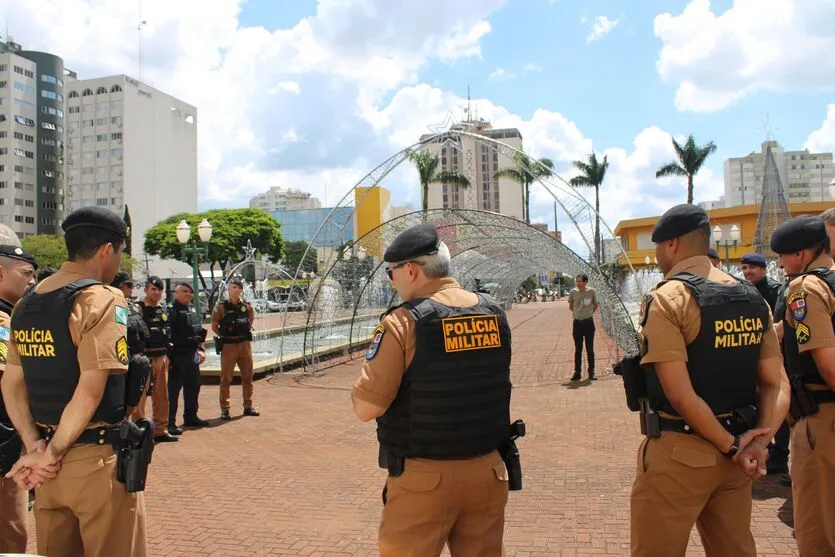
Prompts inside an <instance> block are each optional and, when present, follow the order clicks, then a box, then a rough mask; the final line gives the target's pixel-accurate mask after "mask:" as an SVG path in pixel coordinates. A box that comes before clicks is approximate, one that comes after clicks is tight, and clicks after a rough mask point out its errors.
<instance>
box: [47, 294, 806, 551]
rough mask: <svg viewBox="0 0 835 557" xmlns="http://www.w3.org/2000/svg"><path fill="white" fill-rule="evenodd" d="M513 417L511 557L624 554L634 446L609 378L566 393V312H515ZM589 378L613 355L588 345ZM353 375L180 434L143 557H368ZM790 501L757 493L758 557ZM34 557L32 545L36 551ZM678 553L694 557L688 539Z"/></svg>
mask: <svg viewBox="0 0 835 557" xmlns="http://www.w3.org/2000/svg"><path fill="white" fill-rule="evenodd" d="M509 317H510V321H511V324H512V326H513V327H514V329H513V349H514V355H513V381H514V385H515V390H514V394H513V414H514V417H515V418H523V419H524V420H525V422H526V423H527V425H528V434H527V436H526V437H525V438H524V439H522V440H520V441H519V448H520V451H521V453H522V458H523V463H522V464H523V472H524V490H523V491H521V492H513V493H511V494H510V502H509V504H508V508H507V526H506V545H507V554H508V556H510V557H534V556H587V555H627V554H628V547H629V492H630V488H631V484H632V480H633V478H634V467H635V455H636V449H637V447H638V444H639V442H640V433H639V429H638V423H637V419H636V416H635V415H634V414H631V413H629V412H628V411H627V410H626V407H625V402H624V395H623V390H622V386H621V382H620V380H619V379H618V378H616V377H614V376H611V375H604V376H603V377H602V378H601V379H600V380H599V381H597V382H595V383H592V384H590V383H589V382H587V381H586V382H581V383H579V384H576V385H572V384H570V383H568V382H567V381H566V379H567V378H568V377H569V376H570V375H571V373H572V371H573V369H572V367H573V366H572V362H573V344H572V340H571V332H570V323H569V321H568V315H567V308H566V305H565V303H564V302H557V303H546V304H543V303H538V304H536V303H535V304H527V305H523V306H517V307H516V308H514V309H513V310H511V311H510V312H509ZM598 335H599V336H598V343H597V344H598V350H597V352H598V358H599V362H598V369H599V371H603V370H604V368H607V367H609V366H608V364H609V360H610V358H612V357H613V354H612V353H611V348H610V347H609V346H608V345H607V343H606V342H605V340H604V339H601V338H600V333H598ZM357 369H358V368H357V365H356V364H354V365H342V366H339V367H336V368H332V369H330V370H329V371H328V372H327V373H326V374H324V375H322V376H319V377H311V376H306V377H301V376H298V375H296V376H290V375H285V376H281V377H273V378H271V379H269V380H262V381H259V382H257V383H256V388H255V403H256V406H258V407H259V408H260V409H261V411H262V416H261V417H259V418H240V417H239V416H240V412H241V402H240V396H241V394H240V387H233V390H232V400H233V416H236V417H235V419H233V420H232V421H230V422H226V423H221V422H219V421H217V420H214V419H213V420H212V422H213V427H211V428H208V429H205V430H201V431H187V432H186V433H185V435H184V436H183V437H182V439H181V441H180V442H179V443H176V444H174V443H172V444H165V445H161V446H159V447H158V449H157V451H156V452H155V454H154V460H153V463H152V471H151V476H150V479H149V482H148V485H149V488H148V491H147V492H146V496H147V498H146V500H147V509H148V535H149V543H150V555H152V556H178V557H181V556H192V555H194V556H197V555H200V556H224V557H233V556H241V557H243V556H247V557H249V556H265V555H297V556H322V557H324V556H343V557H344V556H365V555H376V554H377V553H376V535H377V525H378V522H379V518H380V512H381V500H380V491H381V488H382V486H383V483H384V481H385V473H384V472H383V471H382V470H380V469H378V468H377V448H376V442H375V435H374V427H373V425H372V424H364V423H360V422H359V421H357V420H356V419H355V418H354V416H353V413H352V411H351V403H350V396H349V389H350V384H351V383H352V381H353V380H354V378H355V376H356V374H357ZM200 401H201V408H202V409H201V411H200V413H201V415H202V416H203V417H205V418H216V417H217V414H218V403H217V387H215V386H204V387H203V390H202V392H201V397H200ZM788 498H790V490H789V489H788V488H784V487H781V486H779V485H778V484H776V483H775V481H774V480H773V479H770V478H767V479H764V480H761V481H759V482H758V483H757V485H756V486H755V501H754V517H753V528H754V535H755V538H756V539H757V546H758V549H759V553H760V555H767V556H776V555H780V556H793V555H797V549H796V546H795V544H794V540H793V538H792V530H791V527H790V526H787V525H786V522H789V523H790V520H791V504H790V501H788V500H787V499H788ZM31 549H32V550H34V544H32V547H31ZM688 555H704V552H703V551H702V550H701V547H700V546H699V542H698V537H697V536H694V537H693V538H692V539H691V546H690V551H689V553H688Z"/></svg>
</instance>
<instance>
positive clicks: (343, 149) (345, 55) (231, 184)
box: [0, 0, 835, 240]
mask: <svg viewBox="0 0 835 557" xmlns="http://www.w3.org/2000/svg"><path fill="white" fill-rule="evenodd" d="M801 6H802V9H800V8H801ZM0 8H2V10H0V13H4V14H5V15H6V17H7V19H8V20H9V21H10V24H11V28H12V29H13V30H14V31H15V33H14V36H15V39H16V40H17V41H18V42H21V43H22V44H24V45H25V46H26V47H27V48H30V49H37V50H47V51H50V52H55V53H58V54H60V55H61V56H62V57H63V58H64V60H65V63H66V65H67V66H68V67H72V68H73V69H76V70H77V71H79V73H80V74H81V75H82V77H87V76H90V77H92V76H97V75H106V74H112V73H128V74H131V75H135V74H136V55H137V52H136V49H137V42H138V41H137V32H136V24H137V21H138V18H139V13H138V2H108V3H104V4H102V3H100V2H96V1H94V0H78V1H77V2H72V3H69V2H62V1H60V0H21V1H18V0H0ZM142 19H145V20H146V21H147V24H146V26H145V27H144V31H143V32H144V36H145V44H146V55H145V71H144V74H145V80H146V81H147V82H149V83H150V84H151V85H153V86H155V87H157V88H159V89H162V90H164V91H166V92H169V93H171V94H173V95H175V96H177V97H179V98H181V99H183V100H185V101H187V102H190V103H192V104H194V105H196V106H197V107H198V113H199V117H198V130H199V134H200V149H199V181H200V184H199V185H200V206H201V208H213V207H239V206H245V205H246V203H247V200H248V199H249V197H251V196H252V195H254V194H256V193H259V192H261V191H264V190H266V189H267V188H268V187H270V186H272V185H278V186H284V187H297V188H301V189H305V190H309V191H311V192H313V193H314V194H316V195H318V196H319V197H321V198H326V199H327V201H328V202H329V203H331V204H333V203H335V202H336V201H337V200H338V199H339V198H340V197H341V196H342V195H343V194H344V193H345V192H347V191H349V190H350V188H351V187H352V186H353V185H354V183H356V182H357V180H359V179H360V178H361V177H362V176H363V175H364V174H365V173H366V172H368V171H369V170H370V169H371V168H373V167H374V166H375V165H376V164H378V163H379V162H381V161H382V160H384V159H386V158H387V157H388V156H390V155H392V154H393V153H395V152H397V151H398V150H400V149H402V148H404V147H406V146H408V145H410V144H412V143H414V142H415V141H417V139H418V137H419V136H420V135H421V134H422V133H426V132H427V131H428V127H429V126H430V125H432V124H436V123H438V122H441V121H443V120H444V117H445V115H446V114H447V113H448V112H449V111H452V112H453V113H455V114H457V115H459V116H461V115H462V112H461V108H462V105H463V104H464V102H465V99H466V95H467V87H468V86H469V87H470V91H471V94H472V98H473V103H474V105H475V106H476V108H477V110H478V112H479V115H480V116H482V117H485V118H487V119H490V120H491V121H492V122H493V123H494V125H497V126H515V127H518V128H519V129H520V130H521V131H522V134H523V136H524V141H525V143H524V147H525V150H526V151H528V152H529V153H530V154H532V155H534V156H547V157H549V158H552V159H553V160H554V161H555V162H556V163H557V164H556V168H557V171H558V172H559V174H560V175H561V176H563V177H565V178H570V177H571V176H572V174H573V172H574V171H573V169H572V165H571V161H573V160H576V159H579V158H584V157H585V156H586V155H587V154H588V153H589V152H591V150H592V149H594V150H595V151H596V152H597V153H599V154H601V155H602V154H605V155H607V156H608V158H609V162H610V168H609V174H608V178H607V181H606V183H605V184H604V187H603V188H604V189H603V191H604V193H605V203H604V204H603V206H602V207H601V213H602V215H603V217H604V219H605V220H606V222H608V223H609V225H610V226H611V227H612V228H614V226H615V224H616V223H617V222H618V221H619V220H620V219H623V218H628V217H637V216H645V215H652V214H658V213H659V212H660V211H662V210H664V209H665V208H666V207H669V206H670V205H672V204H674V203H678V202H683V201H684V199H685V188H684V186H683V182H682V181H679V180H670V179H668V180H665V181H660V182H659V181H657V180H656V179H655V177H654V173H655V170H656V169H657V168H658V167H659V166H660V165H662V164H664V163H666V162H668V161H669V160H670V159H671V158H672V148H671V145H670V136H671V135H672V136H675V137H677V138H682V139H683V138H685V137H686V135H687V134H690V133H692V134H694V135H695V137H696V140H697V142H699V143H704V142H707V141H710V140H712V141H714V142H715V143H716V144H717V146H718V151H717V153H716V154H715V155H713V156H712V157H711V158H710V159H709V160H708V163H707V165H706V167H705V169H704V170H703V171H702V173H701V174H700V175H699V176H698V178H697V180H696V200H697V201H701V200H708V199H715V198H716V197H718V195H720V194H721V193H722V163H723V161H724V159H726V158H728V157H732V156H741V155H745V154H747V153H749V152H751V151H754V150H758V149H759V146H760V143H761V142H762V141H763V139H764V138H765V130H764V122H765V120H766V117H767V115H768V119H769V121H770V123H771V124H770V125H771V131H772V133H773V135H774V137H775V138H776V139H777V140H779V141H780V142H781V143H782V144H783V145H784V147H786V148H787V149H799V148H802V147H804V146H807V147H809V148H810V149H812V150H825V151H832V150H833V149H835V103H833V89H835V57H833V56H830V54H831V53H832V52H835V3H833V2H832V1H831V0H716V1H713V2H711V1H709V0H586V1H583V2H580V1H578V0H457V1H456V2H449V0H422V1H421V2H414V1H409V2H407V1H405V0H315V1H314V0H271V1H270V0H246V1H244V0H202V1H201V0H182V1H181V2H176V3H172V2H170V1H165V0H142ZM595 28H597V29H598V31H599V32H598V33H597V34H596V35H594V30H595ZM415 178H416V177H415V175H414V172H413V171H412V170H411V169H408V168H402V169H399V170H398V171H397V172H395V173H393V174H392V175H391V176H389V177H388V178H387V180H386V183H385V184H384V185H386V186H387V187H389V188H390V189H391V190H392V192H393V198H394V199H395V200H396V201H397V202H399V203H411V204H412V205H413V206H415V207H417V206H418V203H419V196H418V185H417V181H416V179H415ZM326 190H327V196H326V195H325V192H326ZM532 200H533V204H534V207H533V209H532V215H533V217H534V219H535V220H537V219H542V220H545V219H548V220H549V221H550V217H549V216H548V215H549V214H550V212H551V208H552V202H551V201H550V200H549V199H548V198H547V196H546V195H543V194H542V192H534V193H533V196H532ZM574 239H575V240H576V238H574Z"/></svg>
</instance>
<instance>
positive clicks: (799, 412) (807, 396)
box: [789, 376, 820, 420]
mask: <svg viewBox="0 0 835 557" xmlns="http://www.w3.org/2000/svg"><path fill="white" fill-rule="evenodd" d="M789 382H790V384H791V394H792V398H791V404H790V405H789V413H790V414H791V416H792V418H794V419H795V420H800V419H801V418H805V417H806V416H812V415H814V414H817V413H818V411H819V410H820V407H819V406H818V403H817V401H816V400H815V399H814V398H812V393H811V391H809V388H808V387H807V386H806V385H805V384H804V383H803V380H802V379H801V378H800V377H797V376H794V377H790V378H789Z"/></svg>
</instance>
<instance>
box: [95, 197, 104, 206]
mask: <svg viewBox="0 0 835 557" xmlns="http://www.w3.org/2000/svg"><path fill="white" fill-rule="evenodd" d="M96 205H98V206H99V207H107V198H106V197H97V198H96Z"/></svg>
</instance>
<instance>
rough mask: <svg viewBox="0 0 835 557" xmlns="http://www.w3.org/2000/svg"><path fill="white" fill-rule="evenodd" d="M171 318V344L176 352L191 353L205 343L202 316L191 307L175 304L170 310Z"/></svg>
mask: <svg viewBox="0 0 835 557" xmlns="http://www.w3.org/2000/svg"><path fill="white" fill-rule="evenodd" d="M169 315H170V318H171V344H172V345H173V346H174V352H175V353H176V352H179V353H191V352H194V351H195V350H197V348H198V347H199V346H200V343H201V342H202V341H203V325H202V320H201V319H200V315H198V313H197V312H196V311H194V308H193V307H191V306H183V305H182V304H180V303H179V302H173V303H172V304H171V306H170V308H169Z"/></svg>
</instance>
